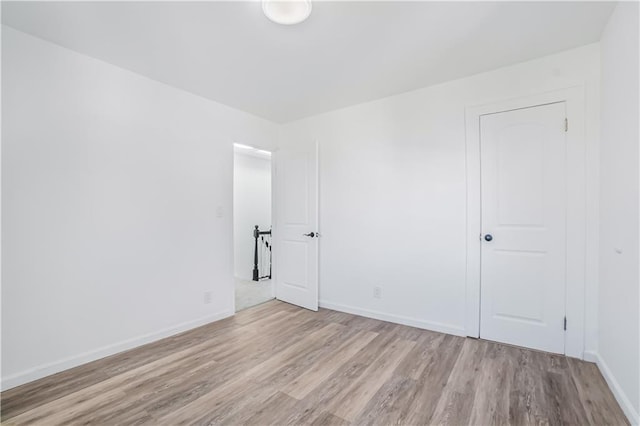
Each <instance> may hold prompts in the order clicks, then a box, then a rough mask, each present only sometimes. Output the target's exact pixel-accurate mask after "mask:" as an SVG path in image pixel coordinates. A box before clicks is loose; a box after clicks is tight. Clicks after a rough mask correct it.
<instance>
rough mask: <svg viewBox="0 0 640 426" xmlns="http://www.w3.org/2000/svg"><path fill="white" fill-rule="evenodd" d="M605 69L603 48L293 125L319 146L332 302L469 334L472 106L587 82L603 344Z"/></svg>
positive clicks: (325, 291) (591, 235) (325, 296)
mask: <svg viewBox="0 0 640 426" xmlns="http://www.w3.org/2000/svg"><path fill="white" fill-rule="evenodd" d="M599 68H600V65H599V46H598V45H597V44H594V45H589V46H585V47H581V48H578V49H574V50H570V51H567V52H563V53H559V54H557V55H553V56H548V57H544V58H541V59H537V60H534V61H530V62H526V63H522V64H518V65H515V66H511V67H507V68H502V69H498V70H495V71H492V72H487V73H484V74H480V75H476V76H473V77H469V78H464V79H461V80H456V81H452V82H448V83H445V84H440V85H437V86H432V87H428V88H424V89H421V90H416V91H412V92H408V93H406V94H402V95H398V96H393V97H390V98H386V99H382V100H378V101H374V102H370V103H366V104H361V105H357V106H353V107H350V108H345V109H342V110H338V111H333V112H330V113H327V114H323V115H319V116H316V117H312V118H309V119H304V120H301V121H297V122H294V123H290V124H288V125H284V126H283V129H282V132H281V140H279V143H281V144H283V145H284V144H289V143H296V141H298V140H302V139H305V140H306V139H310V138H317V140H318V141H319V144H320V182H321V184H320V229H319V231H320V232H321V233H322V239H321V241H320V244H321V256H320V259H321V260H320V279H321V282H320V301H321V304H322V305H324V306H327V307H333V308H337V309H341V310H347V311H351V312H355V313H360V314H363V315H370V316H377V317H379V318H386V319H388V320H394V321H399V322H405V323H410V324H414V325H418V326H422V327H426V328H430V329H435V330H441V331H445V332H450V333H456V334H463V333H464V326H465V262H466V259H465V241H466V229H465V221H466V217H465V212H466V207H465V206H466V183H465V107H466V106H470V105H478V104H482V103H487V102H490V101H494V100H503V99H509V98H514V97H519V96H525V95H531V94H537V93H540V92H544V91H549V90H554V89H559V88H566V87H569V86H575V85H581V84H584V85H585V94H586V102H587V104H586V121H587V125H586V134H587V140H586V144H587V167H588V170H589V171H588V176H587V186H588V188H587V191H588V194H587V197H588V201H587V203H588V205H589V209H588V217H587V220H588V224H589V226H588V235H587V238H588V259H587V264H588V265H589V270H588V271H587V273H588V281H587V283H586V286H587V294H586V297H587V302H586V303H587V309H586V310H587V318H586V320H587V324H586V327H587V330H588V332H587V335H586V345H587V348H592V347H594V346H595V344H596V342H595V339H596V330H597V329H596V323H595V315H594V314H595V312H596V308H597V306H596V303H597V299H596V293H597V286H596V279H597V269H596V268H595V267H594V266H593V265H594V264H596V265H597V248H596V247H597V246H596V244H597V230H598V229H597V211H598V209H597V158H598V157H597V139H598V132H599V128H598V109H599V98H598V86H599V78H600V77H599ZM376 285H379V286H382V299H375V298H374V297H373V287H374V286H376Z"/></svg>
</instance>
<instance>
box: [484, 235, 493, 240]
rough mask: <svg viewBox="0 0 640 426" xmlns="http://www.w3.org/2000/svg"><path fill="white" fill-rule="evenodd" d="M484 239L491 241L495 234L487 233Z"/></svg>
mask: <svg viewBox="0 0 640 426" xmlns="http://www.w3.org/2000/svg"><path fill="white" fill-rule="evenodd" d="M484 240H485V241H491V240H493V235H491V234H487V235H485V236H484Z"/></svg>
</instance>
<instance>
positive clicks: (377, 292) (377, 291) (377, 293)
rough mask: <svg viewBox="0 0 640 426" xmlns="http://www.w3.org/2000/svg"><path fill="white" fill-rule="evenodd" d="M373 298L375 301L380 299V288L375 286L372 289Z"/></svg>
mask: <svg viewBox="0 0 640 426" xmlns="http://www.w3.org/2000/svg"><path fill="white" fill-rule="evenodd" d="M373 297H374V298H376V299H382V287H380V286H376V287H374V288H373Z"/></svg>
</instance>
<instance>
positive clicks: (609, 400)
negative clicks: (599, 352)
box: [567, 358, 629, 425]
mask: <svg viewBox="0 0 640 426" xmlns="http://www.w3.org/2000/svg"><path fill="white" fill-rule="evenodd" d="M567 362H568V364H569V368H570V370H571V375H572V378H573V380H574V383H575V384H576V389H577V391H578V395H579V398H580V400H581V402H582V405H583V406H584V407H589V408H590V409H588V410H586V414H587V417H588V419H589V424H591V425H603V424H607V423H608V424H616V425H628V424H629V421H628V420H627V418H626V417H624V416H621V414H622V413H621V411H620V407H619V406H618V403H617V402H616V399H615V397H614V396H613V393H612V392H611V390H610V389H609V387H608V386H607V382H606V381H605V380H604V377H602V374H601V373H600V371H599V370H598V367H597V366H596V365H595V364H593V363H590V362H582V361H579V360H577V359H574V358H568V359H567ZM591 407H593V408H591Z"/></svg>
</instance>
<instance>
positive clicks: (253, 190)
mask: <svg viewBox="0 0 640 426" xmlns="http://www.w3.org/2000/svg"><path fill="white" fill-rule="evenodd" d="M234 158H235V159H234V163H233V164H234V169H233V241H234V256H235V261H234V262H235V263H234V270H235V276H236V277H238V278H242V279H245V280H250V279H252V271H253V252H254V241H255V240H254V239H253V228H254V227H255V226H256V225H258V226H259V227H260V230H262V231H264V230H268V229H270V228H271V160H270V159H268V158H262V157H257V156H254V155H247V154H242V153H238V152H236V153H235V155H234Z"/></svg>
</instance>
